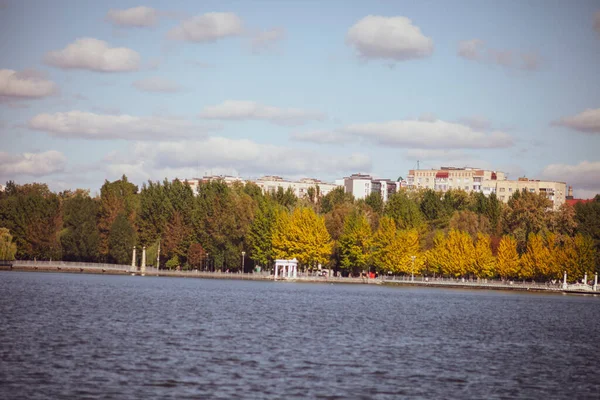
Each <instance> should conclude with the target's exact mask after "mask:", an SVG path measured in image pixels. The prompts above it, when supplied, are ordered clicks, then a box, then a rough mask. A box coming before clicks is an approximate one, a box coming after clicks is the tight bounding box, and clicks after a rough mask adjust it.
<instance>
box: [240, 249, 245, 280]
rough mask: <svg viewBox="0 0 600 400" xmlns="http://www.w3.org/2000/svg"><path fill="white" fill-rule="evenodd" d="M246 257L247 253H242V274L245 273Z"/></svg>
mask: <svg viewBox="0 0 600 400" xmlns="http://www.w3.org/2000/svg"><path fill="white" fill-rule="evenodd" d="M245 257H246V252H245V251H242V268H241V269H240V271H242V274H243V273H244V258H245Z"/></svg>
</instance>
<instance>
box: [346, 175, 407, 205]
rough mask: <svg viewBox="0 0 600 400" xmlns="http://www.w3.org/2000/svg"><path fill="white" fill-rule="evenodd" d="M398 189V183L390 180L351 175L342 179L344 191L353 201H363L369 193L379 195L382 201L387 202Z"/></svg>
mask: <svg viewBox="0 0 600 400" xmlns="http://www.w3.org/2000/svg"><path fill="white" fill-rule="evenodd" d="M399 188H400V182H395V181H392V180H391V179H375V178H373V177H372V176H371V175H366V174H360V173H359V174H352V175H350V176H349V177H347V178H344V191H345V192H346V193H350V194H351V195H352V196H354V198H355V199H364V198H366V197H367V196H368V195H370V194H371V193H379V194H381V198H382V199H383V201H387V200H388V198H389V197H390V196H391V195H392V194H394V193H396V192H397V191H398V189H399Z"/></svg>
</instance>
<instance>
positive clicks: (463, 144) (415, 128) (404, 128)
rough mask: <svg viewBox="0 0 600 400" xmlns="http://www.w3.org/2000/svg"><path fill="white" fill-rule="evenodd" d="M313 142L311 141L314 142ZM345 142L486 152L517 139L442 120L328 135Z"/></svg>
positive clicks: (359, 128) (385, 124)
mask: <svg viewBox="0 0 600 400" xmlns="http://www.w3.org/2000/svg"><path fill="white" fill-rule="evenodd" d="M295 138H296V139H299V138H300V139H301V140H305V141H313V142H319V140H318V139H317V138H316V135H311V134H296V135H295ZM311 138H312V139H313V140H310V139H311ZM328 138H331V140H334V139H339V141H340V142H341V143H343V142H347V141H349V140H352V138H360V139H363V140H365V141H370V142H374V143H376V144H378V145H381V146H391V147H406V148H416V149H460V148H464V149H486V148H504V147H511V146H513V144H514V143H513V139H512V137H511V136H509V135H508V134H506V133H504V132H500V131H495V132H492V133H490V134H486V133H483V132H479V131H476V130H473V129H471V128H470V127H468V126H466V125H462V124H458V123H455V122H446V121H442V120H435V121H422V120H400V121H389V122H376V123H367V124H352V125H347V126H345V127H343V128H341V129H337V130H335V131H334V132H333V133H332V134H330V135H329V136H328Z"/></svg>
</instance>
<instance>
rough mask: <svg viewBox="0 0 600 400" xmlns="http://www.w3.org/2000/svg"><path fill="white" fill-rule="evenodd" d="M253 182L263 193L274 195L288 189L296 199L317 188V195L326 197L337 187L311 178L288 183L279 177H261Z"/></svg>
mask: <svg viewBox="0 0 600 400" xmlns="http://www.w3.org/2000/svg"><path fill="white" fill-rule="evenodd" d="M253 182H254V183H256V184H257V185H258V186H259V187H260V188H261V189H262V191H263V193H269V192H270V193H274V192H276V191H277V190H279V188H282V189H283V190H284V191H286V190H288V188H290V189H292V191H293V192H294V194H295V195H296V197H298V198H303V197H305V196H307V195H308V189H309V188H311V187H313V188H315V189H316V187H317V186H318V187H319V194H320V195H321V196H326V195H327V194H328V193H329V192H331V191H332V190H333V189H335V188H337V187H338V185H337V184H334V183H326V182H322V181H320V180H318V179H313V178H303V179H300V180H299V181H289V180H286V179H283V178H282V177H280V176H272V175H271V176H263V177H262V178H259V179H256V180H255V181H253Z"/></svg>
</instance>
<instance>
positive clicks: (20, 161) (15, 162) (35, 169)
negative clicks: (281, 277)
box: [0, 150, 67, 179]
mask: <svg viewBox="0 0 600 400" xmlns="http://www.w3.org/2000/svg"><path fill="white" fill-rule="evenodd" d="M66 163H67V158H66V157H65V156H64V155H63V154H62V153H60V152H58V151H55V150H50V151H46V152H43V153H22V154H11V153H6V152H0V176H2V177H4V178H9V179H10V178H11V177H15V176H18V175H30V176H44V175H50V174H53V173H55V172H61V171H63V170H64V168H65V165H66Z"/></svg>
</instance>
